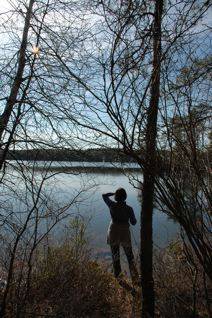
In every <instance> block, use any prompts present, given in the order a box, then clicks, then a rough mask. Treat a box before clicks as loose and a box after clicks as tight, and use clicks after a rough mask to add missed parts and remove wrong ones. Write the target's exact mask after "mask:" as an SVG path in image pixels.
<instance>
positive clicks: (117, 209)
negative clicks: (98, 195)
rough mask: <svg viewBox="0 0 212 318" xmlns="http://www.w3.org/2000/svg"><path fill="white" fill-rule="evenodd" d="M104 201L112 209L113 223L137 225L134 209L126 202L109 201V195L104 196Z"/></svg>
mask: <svg viewBox="0 0 212 318" xmlns="http://www.w3.org/2000/svg"><path fill="white" fill-rule="evenodd" d="M102 197H103V200H104V201H105V203H106V204H107V206H108V207H109V209H110V214H111V218H112V221H113V223H117V224H129V221H130V223H131V224H132V225H135V224H136V223H137V220H136V218H135V214H134V211H133V208H131V206H129V205H127V204H126V202H125V201H124V202H114V201H112V200H110V199H109V195H108V193H106V194H103V195H102Z"/></svg>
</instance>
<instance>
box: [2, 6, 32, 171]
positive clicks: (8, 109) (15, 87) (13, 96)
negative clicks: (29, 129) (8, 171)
mask: <svg viewBox="0 0 212 318" xmlns="http://www.w3.org/2000/svg"><path fill="white" fill-rule="evenodd" d="M34 2H35V0H30V1H29V6H28V8H27V12H26V17H25V24H24V29H23V35H22V41H21V46H20V50H19V58H18V67H17V72H16V76H15V78H14V80H13V84H12V87H11V91H10V94H9V96H8V98H7V102H6V105H5V109H4V111H3V113H2V115H1V116H0V150H1V151H0V170H1V168H2V165H3V163H4V160H5V157H6V153H5V152H6V151H5V150H6V149H7V147H6V148H3V149H2V144H3V140H2V139H3V134H4V132H5V130H6V128H7V126H8V122H9V119H10V116H11V113H12V110H13V107H14V105H15V104H16V103H17V97H18V94H19V91H20V87H21V84H22V81H23V73H24V69H25V65H26V49H27V40H28V33H29V28H30V20H31V15H32V7H33V4H34Z"/></svg>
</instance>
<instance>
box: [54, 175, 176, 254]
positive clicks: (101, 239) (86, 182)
mask: <svg viewBox="0 0 212 318" xmlns="http://www.w3.org/2000/svg"><path fill="white" fill-rule="evenodd" d="M134 176H136V178H138V179H141V178H142V176H141V175H139V174H136V173H134ZM84 186H85V187H87V190H86V191H85V193H83V194H82V196H81V199H82V201H81V202H79V203H78V204H77V205H76V206H73V207H72V208H70V214H72V215H78V214H80V215H82V216H83V217H84V218H85V221H86V223H87V224H88V226H87V230H88V234H89V237H90V240H91V243H92V245H93V246H95V247H97V248H102V249H104V248H106V247H107V245H106V234H107V228H108V224H109V222H110V214H109V209H108V207H107V206H106V205H105V203H104V201H103V200H102V193H106V192H114V191H115V190H116V189H117V188H118V187H124V188H125V189H126V191H127V194H128V198H127V203H128V204H129V205H130V206H132V207H133V209H134V212H135V215H136V218H137V220H138V221H139V220H140V210H141V203H140V200H139V190H138V189H136V188H135V187H134V186H138V182H137V181H135V180H134V181H133V185H132V184H131V183H130V182H129V178H128V177H127V176H124V175H122V174H119V173H88V174H82V175H81V176H73V175H67V174H60V175H58V176H57V177H56V178H55V180H54V186H53V185H52V187H53V188H54V189H53V192H54V196H55V197H56V198H57V200H58V201H59V202H64V200H65V201H66V200H68V199H69V198H70V197H71V196H72V195H73V193H76V192H77V191H78V190H79V189H80V188H83V187H84ZM153 230H154V243H155V245H156V246H160V247H164V246H166V245H167V244H168V243H169V242H170V241H172V240H173V239H174V238H175V237H176V236H177V233H178V227H177V225H176V223H174V222H173V221H172V220H170V219H169V218H168V217H167V216H166V215H165V214H163V213H161V212H159V211H158V210H157V209H155V210H154V218H153ZM131 231H132V239H133V242H134V244H135V245H137V244H138V243H139V222H138V223H137V224H136V225H135V226H131Z"/></svg>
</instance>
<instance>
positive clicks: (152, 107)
mask: <svg viewBox="0 0 212 318" xmlns="http://www.w3.org/2000/svg"><path fill="white" fill-rule="evenodd" d="M162 11H163V0H158V1H155V16H154V31H153V32H154V34H153V68H152V81H151V92H150V93H151V96H150V103H149V108H148V114H147V127H146V145H145V166H144V174H143V177H144V181H143V191H142V212H141V232H140V235H141V255H140V257H141V260H140V261H141V262H140V264H141V284H142V296H143V297H142V318H150V317H151V318H152V317H154V307H155V296H154V280H153V240H152V233H153V231H152V217H153V200H154V183H155V174H156V137H157V115H158V105H159V95H160V64H161V16H162Z"/></svg>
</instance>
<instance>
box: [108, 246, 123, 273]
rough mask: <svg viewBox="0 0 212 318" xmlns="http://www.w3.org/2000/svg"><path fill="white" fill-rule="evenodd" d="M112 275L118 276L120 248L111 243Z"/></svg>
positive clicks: (119, 270)
mask: <svg viewBox="0 0 212 318" xmlns="http://www.w3.org/2000/svg"><path fill="white" fill-rule="evenodd" d="M110 247H111V252H112V260H113V270H114V276H115V277H118V276H119V274H120V273H121V263H120V248H119V245H111V246H110Z"/></svg>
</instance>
